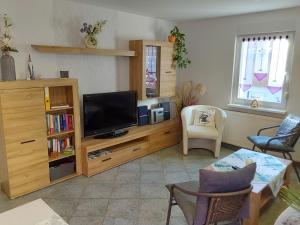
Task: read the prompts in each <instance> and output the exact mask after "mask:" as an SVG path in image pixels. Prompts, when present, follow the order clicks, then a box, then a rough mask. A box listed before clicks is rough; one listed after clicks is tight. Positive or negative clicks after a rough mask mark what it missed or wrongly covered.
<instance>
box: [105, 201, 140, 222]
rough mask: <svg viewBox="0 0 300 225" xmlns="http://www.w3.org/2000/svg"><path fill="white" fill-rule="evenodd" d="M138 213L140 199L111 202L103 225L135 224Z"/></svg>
mask: <svg viewBox="0 0 300 225" xmlns="http://www.w3.org/2000/svg"><path fill="white" fill-rule="evenodd" d="M138 211H139V200H138V199H115V200H110V201H109V204H108V209H107V213H106V216H105V219H104V222H103V225H117V224H124V225H125V224H128V225H131V224H135V223H136V221H137V216H138Z"/></svg>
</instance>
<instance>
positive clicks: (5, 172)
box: [0, 79, 81, 198]
mask: <svg viewBox="0 0 300 225" xmlns="http://www.w3.org/2000/svg"><path fill="white" fill-rule="evenodd" d="M45 88H49V89H50V102H51V98H52V102H51V104H52V106H55V105H57V104H63V103H65V101H68V102H69V103H70V107H69V108H70V109H63V110H68V113H72V114H73V115H74V124H75V125H74V130H73V132H72V135H73V136H74V143H75V142H76V143H75V144H74V148H75V153H74V155H75V156H74V157H75V159H74V160H75V161H76V163H75V164H76V171H75V170H74V173H73V175H74V176H75V175H78V174H81V157H80V156H81V154H79V151H80V144H81V143H80V141H81V140H80V127H79V124H80V119H79V103H78V92H77V81H76V80H71V79H70V80H60V79H51V80H39V81H9V82H0V109H1V110H0V131H1V132H0V134H1V135H0V140H1V141H0V164H1V169H0V171H1V186H2V189H3V190H4V192H6V194H7V195H8V196H9V197H10V198H15V197H18V196H21V195H24V194H26V193H30V192H32V191H34V190H38V189H40V188H43V187H46V186H49V185H51V184H52V183H54V182H55V183H56V182H57V180H56V181H53V180H50V172H49V168H50V167H51V164H53V163H55V161H56V159H53V158H50V156H49V148H48V147H49V145H48V143H49V139H50V138H51V136H50V135H49V134H48V129H47V121H46V115H47V113H54V112H57V113H63V111H62V110H58V109H55V111H53V112H52V110H50V111H49V112H48V111H46V110H45ZM54 93H55V94H54ZM75 115H76V118H75ZM64 135H65V134H64ZM56 136H57V137H58V136H59V134H56ZM76 148H77V149H76ZM77 156H78V157H77ZM57 160H59V158H58V159H57ZM61 163H62V162H61ZM61 180H64V178H62V179H61Z"/></svg>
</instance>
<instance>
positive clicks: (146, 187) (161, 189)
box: [140, 184, 169, 198]
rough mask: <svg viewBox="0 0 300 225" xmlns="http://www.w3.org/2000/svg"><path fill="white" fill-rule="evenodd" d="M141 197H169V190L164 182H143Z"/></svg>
mask: <svg viewBox="0 0 300 225" xmlns="http://www.w3.org/2000/svg"><path fill="white" fill-rule="evenodd" d="M140 191H141V195H140V198H168V197H169V191H168V190H167V188H166V187H165V185H163V184H141V185H140Z"/></svg>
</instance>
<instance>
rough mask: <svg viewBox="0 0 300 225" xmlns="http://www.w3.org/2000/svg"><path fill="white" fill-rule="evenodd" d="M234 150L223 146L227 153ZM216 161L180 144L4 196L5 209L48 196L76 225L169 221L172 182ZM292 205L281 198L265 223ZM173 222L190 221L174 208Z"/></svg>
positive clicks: (140, 224) (0, 198)
mask: <svg viewBox="0 0 300 225" xmlns="http://www.w3.org/2000/svg"><path fill="white" fill-rule="evenodd" d="M230 153H232V152H231V151H230V150H228V149H224V148H223V149H222V150H221V157H224V156H226V155H228V154H230ZM214 160H215V159H214V158H213V156H212V154H211V153H210V152H208V151H205V150H191V151H190V152H189V155H188V156H183V155H182V153H181V146H174V147H171V148H168V149H165V150H162V151H160V152H157V153H154V154H152V155H149V156H146V157H144V158H141V159H138V160H135V161H132V162H130V163H127V164H125V165H122V166H120V167H118V168H115V169H112V170H109V171H107V172H104V173H101V174H98V175H96V176H93V177H90V178H87V177H83V176H82V177H77V178H74V179H71V180H69V181H66V182H63V183H60V184H57V185H54V186H52V187H49V188H47V189H43V190H40V191H37V192H34V193H32V194H29V195H26V196H23V197H20V198H17V199H15V200H8V199H7V197H6V196H5V195H4V194H2V193H1V194H0V212H3V211H5V210H8V209H11V208H14V207H16V206H18V205H21V204H24V203H26V202H29V201H32V200H35V199H37V198H42V199H43V200H44V201H46V202H47V204H49V206H50V207H51V208H53V209H54V210H55V211H56V212H57V213H58V214H60V215H61V216H62V217H63V218H64V219H65V220H66V221H67V222H68V223H69V224H70V225H163V224H165V220H166V214H167V204H168V192H167V190H166V188H165V186H164V185H165V184H166V183H174V182H181V181H188V180H195V179H198V170H199V168H203V167H205V166H207V165H209V164H211V163H212V162H213V161H214ZM285 207H286V206H285V205H284V204H283V203H282V202H281V201H280V200H277V201H275V203H274V204H272V207H271V208H269V209H267V210H266V212H265V213H264V214H263V216H262V218H261V221H260V224H261V225H271V224H273V223H274V218H276V216H277V215H278V214H279V213H280V212H281V211H282V210H283V209H284V208H285ZM171 225H186V222H185V219H184V217H183V215H182V213H181V211H180V210H179V209H178V208H176V207H174V209H173V211H172V219H171Z"/></svg>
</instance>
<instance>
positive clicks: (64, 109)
mask: <svg viewBox="0 0 300 225" xmlns="http://www.w3.org/2000/svg"><path fill="white" fill-rule="evenodd" d="M72 109H73V106H66V107H61V108H54V109H50V110H47V111H46V112H49V113H51V112H59V111H66V110H72Z"/></svg>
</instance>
